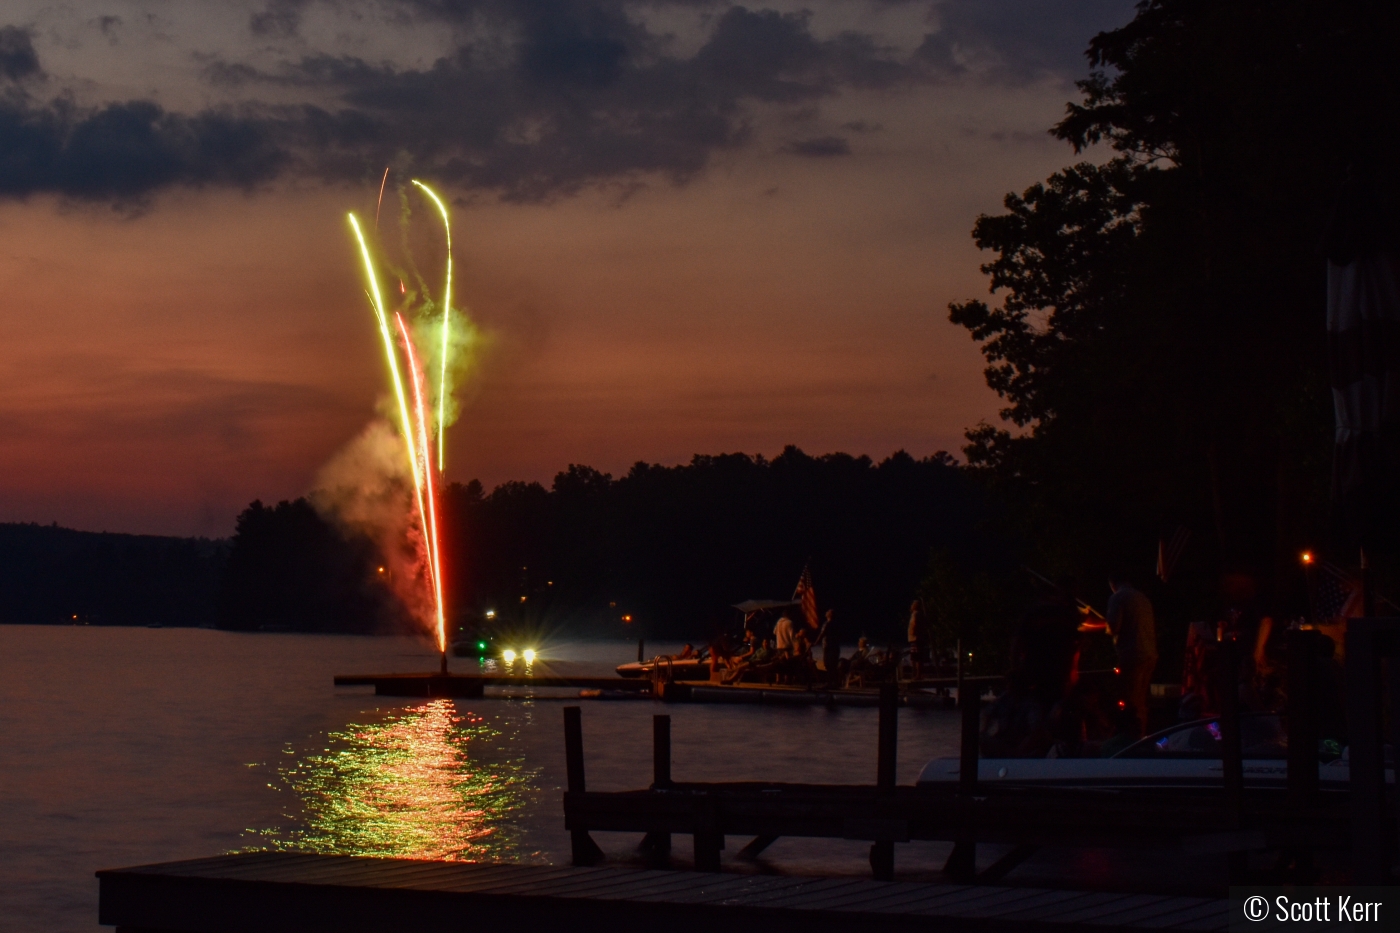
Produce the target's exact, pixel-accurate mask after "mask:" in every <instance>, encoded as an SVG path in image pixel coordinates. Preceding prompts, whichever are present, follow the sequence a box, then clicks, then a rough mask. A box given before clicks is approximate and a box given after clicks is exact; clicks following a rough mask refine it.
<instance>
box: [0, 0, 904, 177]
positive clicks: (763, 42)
mask: <svg viewBox="0 0 1400 933" xmlns="http://www.w3.org/2000/svg"><path fill="white" fill-rule="evenodd" d="M655 2H660V0H655ZM681 2H689V0H681ZM696 2H697V3H703V2H708V0H696ZM634 3H635V0H400V4H399V6H400V8H401V9H403V10H407V11H408V13H409V14H410V15H412V16H415V17H433V18H436V19H443V20H452V21H453V22H454V23H455V24H456V25H458V26H460V27H462V28H461V30H460V34H461V35H463V36H467V37H471V38H470V39H464V40H463V42H462V44H461V45H459V46H458V47H457V48H456V49H455V51H453V52H452V53H450V54H448V55H446V56H444V57H442V58H441V59H439V60H437V61H436V62H434V63H433V64H432V65H430V66H428V67H425V68H421V69H403V68H397V67H394V66H391V65H388V64H384V63H380V62H371V61H367V60H364V59H361V58H355V57H346V56H328V55H310V56H307V57H305V58H303V59H302V60H300V61H297V62H288V63H286V64H284V65H283V66H281V67H279V68H276V69H272V70H263V71H260V70H257V69H255V68H253V67H252V66H251V65H249V64H246V63H243V62H236V61H235V62H229V61H223V60H218V59H208V60H206V65H205V72H204V74H205V78H206V80H208V81H209V82H210V83H211V84H214V85H217V86H219V87H221V88H224V89H237V91H238V93H239V94H240V96H246V95H250V94H256V91H257V88H258V87H260V86H263V85H269V86H270V85H274V84H275V85H278V86H280V88H281V89H282V90H281V92H280V93H283V94H285V92H286V91H287V90H288V89H293V90H294V89H296V88H301V89H302V90H303V91H304V92H305V93H306V95H307V97H308V99H311V98H314V99H316V100H319V101H323V102H324V101H331V102H333V103H331V104H330V105H320V106H311V105H305V106H298V107H290V106H280V107H272V106H266V105H263V106H259V105H254V104H247V105H245V106H244V107H242V108H241V109H239V110H238V111H237V112H234V111H227V112H225V111H208V112H203V113H199V114H195V115H182V114H177V113H170V112H167V111H165V110H163V109H161V108H160V107H158V106H156V105H155V104H152V103H147V102H141V101H132V102H126V103H117V104H111V105H108V106H106V107H104V108H101V109H98V110H93V111H81V110H79V109H77V108H75V107H74V106H73V105H72V104H70V103H67V102H64V101H56V102H50V103H48V104H42V103H39V102H36V101H34V100H33V99H31V98H28V97H24V98H21V99H18V100H16V99H11V100H9V102H8V103H0V196H4V195H8V196H23V195H26V194H31V193H35V192H52V193H58V194H61V195H66V196H71V197H76V198H85V199H101V198H111V199H117V200H131V199H140V198H142V197H144V196H146V195H149V194H150V193H152V192H155V191H158V190H160V189H161V188H164V187H169V186H173V185H196V186H197V185H215V184H219V185H242V186H249V185H256V184H258V183H260V182H263V181H266V180H269V179H271V178H273V177H275V176H276V175H278V174H279V173H283V172H288V171H297V172H301V173H305V174H309V175H312V176H317V177H321V178H323V179H327V180H335V179H359V178H362V177H365V176H367V175H369V174H375V175H377V174H378V172H379V171H380V170H381V169H380V167H382V166H383V165H385V164H391V163H392V164H394V165H397V166H399V167H400V168H403V169H404V170H406V171H408V170H411V171H415V172H421V173H426V174H431V175H432V176H433V177H435V178H438V179H439V180H441V181H443V182H446V183H451V184H454V185H456V186H459V187H461V188H466V189H476V190H488V191H494V192H496V193H498V194H500V195H501V196H503V197H505V198H508V199H517V200H537V199H545V198H550V197H553V196H558V195H561V194H568V193H571V192H574V191H577V190H579V189H581V188H583V187H586V186H589V185H594V184H606V183H612V182H619V183H635V182H636V181H638V180H639V178H640V177H641V176H645V175H660V176H662V177H668V178H670V179H672V180H674V181H678V182H679V181H683V180H685V179H687V178H689V177H691V176H693V175H694V174H695V173H697V172H699V171H700V170H701V169H703V168H704V166H705V165H706V164H707V162H708V161H709V159H710V157H711V156H712V155H713V154H714V153H715V152H716V151H717V150H721V149H724V148H727V147H733V146H737V145H740V144H742V143H743V142H744V141H746V140H747V139H748V138H749V137H750V135H751V121H752V120H754V119H755V116H754V113H755V110H754V108H755V105H774V106H777V107H778V108H780V109H783V108H786V109H788V110H789V111H791V110H794V109H798V108H809V109H810V108H814V107H815V106H816V105H817V104H818V103H819V102H820V101H822V100H825V99H829V98H831V97H833V96H835V95H837V94H839V93H841V92H842V91H843V90H847V89H853V88H874V89H881V88H891V87H895V86H898V85H901V84H904V83H910V82H913V81H917V80H922V77H921V75H922V74H923V71H922V70H921V67H920V66H919V65H918V64H917V63H914V62H911V61H909V60H906V59H902V58H901V57H900V56H899V55H898V53H897V52H895V51H894V50H892V49H890V48H886V47H884V46H882V45H880V44H879V43H877V42H876V41H875V40H874V39H873V38H871V37H870V36H867V35H862V34H858V33H853V32H846V33H842V34H840V35H837V36H834V37H830V38H818V37H817V36H815V35H813V33H812V30H811V28H810V19H811V18H810V14H807V13H782V12H777V11H774V10H766V9H758V10H751V9H748V8H746V7H742V6H723V5H721V4H719V3H714V4H712V5H714V6H715V7H716V10H717V11H718V12H717V15H716V16H715V17H714V18H713V19H712V21H711V24H710V27H709V29H710V31H709V33H708V35H707V36H706V38H705V40H704V41H703V42H702V43H701V45H700V47H699V49H698V50H697V51H696V52H695V53H694V54H692V55H689V56H679V55H676V54H674V53H673V52H671V51H670V46H669V44H668V37H666V36H661V35H656V34H653V33H652V32H650V31H649V30H648V29H647V27H646V26H645V25H644V24H643V22H642V20H640V19H638V18H637V17H636V16H635V15H632V14H633V12H634V9H633V5H634ZM305 6H306V3H305V2H304V0H269V2H268V3H267V4H266V6H265V7H264V8H263V9H262V11H261V12H259V13H256V14H254V16H253V18H252V19H251V20H250V23H249V25H250V28H251V29H252V30H253V31H254V32H256V33H259V34H260V35H266V36H285V35H290V34H292V33H294V32H295V31H296V29H297V28H298V26H299V24H300V22H301V16H302V13H303V10H304V7H305ZM10 30H12V31H13V34H14V36H15V37H16V41H18V40H19V39H22V40H23V44H22V49H21V50H22V51H23V50H27V51H28V53H29V54H30V56H31V60H32V66H24V65H23V63H22V62H21V63H20V64H19V65H17V66H16V67H17V68H21V69H22V68H23V67H32V68H33V69H34V70H37V68H38V60H37V57H34V56H33V49H32V46H31V45H29V43H28V34H27V33H24V32H23V31H22V30H15V29H14V27H10ZM9 34H10V33H9V32H7V33H5V35H9ZM476 43H479V44H476ZM17 47H18V46H17ZM16 61H18V59H17V60H16ZM789 151H792V152H795V153H798V154H803V155H840V154H845V153H847V152H849V146H848V144H847V143H846V142H845V140H844V139H840V138H838V137H831V138H828V139H816V140H804V141H799V142H796V143H794V144H793V147H792V148H790V150H789Z"/></svg>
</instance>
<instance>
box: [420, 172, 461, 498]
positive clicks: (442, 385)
mask: <svg viewBox="0 0 1400 933" xmlns="http://www.w3.org/2000/svg"><path fill="white" fill-rule="evenodd" d="M413 183H414V184H415V185H417V186H418V187H419V188H421V189H423V193H424V194H426V195H427V196H428V197H430V198H432V199H433V203H434V204H436V205H437V209H438V212H439V213H440V214H442V228H443V230H445V231H446V232H447V287H446V288H445V289H443V295H442V366H441V372H440V373H439V375H438V421H437V437H438V472H442V471H443V470H445V469H447V453H446V446H445V444H444V441H443V439H444V438H445V437H446V436H447V325H448V318H449V317H450V316H451V314H452V224H451V223H450V222H449V221H448V219H447V205H446V204H443V203H442V198H439V197H438V196H437V194H436V193H435V192H434V191H433V189H432V188H429V187H428V186H427V185H425V184H423V183H422V182H421V181H419V180H418V179H416V178H415V179H413Z"/></svg>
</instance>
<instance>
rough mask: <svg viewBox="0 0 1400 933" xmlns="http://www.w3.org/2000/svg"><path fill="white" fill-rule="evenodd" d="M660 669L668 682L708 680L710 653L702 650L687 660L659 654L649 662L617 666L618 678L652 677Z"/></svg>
mask: <svg viewBox="0 0 1400 933" xmlns="http://www.w3.org/2000/svg"><path fill="white" fill-rule="evenodd" d="M658 669H660V672H661V673H662V675H664V676H665V677H666V678H667V679H668V680H672V681H677V680H709V679H710V652H709V651H708V650H702V651H700V652H699V653H698V654H696V655H694V656H693V657H689V658H680V657H676V656H675V655H669V654H659V655H657V656H656V657H654V658H652V659H651V660H650V661H629V662H628V663H626V664H619V665H618V666H617V676H619V677H652V676H653V675H654V674H655V673H656V672H657V670H658Z"/></svg>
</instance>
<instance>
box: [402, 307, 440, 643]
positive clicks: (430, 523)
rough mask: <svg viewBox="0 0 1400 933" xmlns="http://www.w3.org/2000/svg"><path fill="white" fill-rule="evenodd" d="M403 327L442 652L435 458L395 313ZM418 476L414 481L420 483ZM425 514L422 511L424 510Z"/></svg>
mask: <svg viewBox="0 0 1400 933" xmlns="http://www.w3.org/2000/svg"><path fill="white" fill-rule="evenodd" d="M394 320H396V321H397V322H398V324H399V334H400V335H402V337H403V350H404V355H405V356H407V357H408V375H409V380H410V382H411V383H412V385H413V410H414V413H415V414H416V415H417V416H418V424H417V428H418V457H417V459H416V462H415V463H414V470H415V471H416V473H417V474H421V476H422V477H423V487H424V488H426V490H427V492H426V495H425V496H424V498H425V499H426V500H427V503H428V514H427V515H426V516H424V519H423V520H424V526H423V532H424V535H423V537H424V540H425V541H427V544H428V547H427V551H428V555H427V556H428V570H429V577H430V579H431V581H432V587H433V597H434V598H433V605H434V607H435V608H436V610H437V619H436V620H435V621H436V623H437V640H438V650H439V651H446V650H447V625H446V620H445V619H444V617H443V612H442V562H441V560H440V559H439V555H438V530H437V484H436V483H434V482H433V458H432V456H431V455H430V454H429V453H428V417H427V414H426V413H425V411H424V408H423V371H422V369H421V368H420V367H419V366H418V357H417V355H416V354H415V353H414V352H413V338H412V337H410V336H409V334H408V327H407V326H406V325H405V324H404V322H403V315H401V314H395V315H394ZM417 478H418V476H417V475H415V477H414V480H415V482H416V481H417ZM420 512H421V510H420Z"/></svg>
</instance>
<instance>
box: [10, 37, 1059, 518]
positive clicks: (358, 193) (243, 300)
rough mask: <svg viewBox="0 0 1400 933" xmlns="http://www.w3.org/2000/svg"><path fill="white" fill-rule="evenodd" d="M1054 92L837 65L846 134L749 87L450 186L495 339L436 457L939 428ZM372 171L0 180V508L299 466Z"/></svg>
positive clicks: (178, 487)
mask: <svg viewBox="0 0 1400 933" xmlns="http://www.w3.org/2000/svg"><path fill="white" fill-rule="evenodd" d="M35 35H36V36H37V37H40V38H36V40H35V45H36V47H37V48H38V49H39V51H40V54H41V57H42V54H43V51H44V45H43V42H42V41H41V38H42V35H43V33H42V31H36V32H35ZM1085 39H1087V36H1085ZM1070 96H1072V88H1071V87H1069V86H1068V84H1067V82H1066V79H1065V77H1064V76H1062V75H1055V74H1048V73H1047V74H1043V75H1041V76H1039V77H1037V78H1035V79H1033V80H1025V81H1020V82H1002V83H996V82H992V81H989V80H973V79H968V80H966V81H964V82H963V83H961V84H956V85H951V86H950V85H943V86H938V87H923V88H903V89H899V90H878V91H862V90H859V89H852V90H849V91H846V92H843V93H841V94H840V95H838V96H836V97H834V98H833V99H831V100H829V101H827V102H826V103H825V104H824V105H823V111H822V119H823V120H825V121H827V122H828V123H832V124H836V123H841V122H842V121H844V122H845V123H855V122H860V123H863V124H865V125H867V126H875V127H878V130H876V131H873V132H870V131H866V132H861V133H853V134H851V153H850V154H849V155H844V156H839V157H827V158H811V157H804V156H801V155H796V154H791V153H789V152H785V151H784V148H783V140H784V134H785V133H786V134H788V135H791V133H792V131H791V130H790V129H789V128H788V125H787V124H785V123H784V119H785V117H784V116H783V115H782V114H767V113H763V112H757V111H756V115H755V116H754V127H755V131H754V133H753V137H752V139H751V141H750V142H748V143H746V144H745V145H742V146H738V147H735V148H732V149H729V150H726V151H722V152H719V153H716V154H714V155H713V156H712V157H711V158H710V159H709V160H708V162H707V163H706V166H705V168H704V169H703V170H702V171H700V172H699V173H698V174H696V175H695V176H694V177H692V178H690V179H689V180H688V181H686V182H684V183H682V184H676V183H674V182H673V181H671V180H669V179H667V178H664V177H654V176H653V177H646V176H642V177H640V178H639V177H631V178H629V179H627V180H626V183H625V184H623V183H619V184H616V185H603V186H602V187H598V186H587V187H585V188H584V189H583V190H582V191H581V192H579V193H569V194H561V195H558V196H554V197H550V198H547V199H545V200H543V201H538V202H534V203H518V202H508V201H502V200H501V199H500V198H499V197H497V196H495V195H493V194H492V193H490V192H481V191H470V190H464V189H462V188H461V187H458V188H457V189H455V190H452V189H449V191H450V193H451V194H452V195H453V196H454V197H455V198H456V199H457V203H456V205H455V206H454V208H453V211H454V234H455V247H456V248H455V255H456V260H457V263H458V275H459V283H460V284H459V288H458V297H459V303H460V304H464V305H465V306H466V307H467V308H468V309H469V310H470V312H471V314H472V316H473V318H474V319H475V320H477V321H478V323H479V324H480V325H481V326H482V327H483V328H484V330H485V332H486V334H487V335H488V338H489V339H488V341H487V344H486V348H485V350H484V351H483V352H482V354H481V356H480V358H479V360H478V365H477V367H476V369H475V371H474V373H473V377H472V381H471V384H470V385H469V387H468V391H467V392H466V394H465V402H466V407H465V409H464V413H463V417H462V419H461V421H460V422H459V423H458V425H457V426H456V427H454V428H453V429H452V432H451V433H450V434H449V452H448V470H447V473H448V477H449V479H453V480H462V481H465V480H468V479H472V478H479V479H480V480H481V481H482V482H483V483H485V484H486V485H487V487H488V488H489V487H491V486H493V485H495V484H497V483H500V482H503V481H506V480H509V479H530V480H541V481H544V482H546V483H547V482H548V481H549V479H550V478H551V477H552V476H553V474H554V473H555V472H557V471H559V470H561V469H563V468H564V467H565V466H566V465H567V464H569V463H586V464H589V465H592V466H594V467H597V468H599V469H602V470H606V471H611V472H613V473H614V474H617V473H621V472H625V471H626V470H627V468H628V467H629V466H630V464H631V463H633V462H634V461H636V460H648V461H653V462H662V463H677V462H683V461H685V460H688V459H689V458H690V457H691V455H693V454H695V453H719V452H729V451H745V452H750V453H763V454H766V455H770V456H771V455H773V454H776V453H777V452H778V451H780V450H781V448H782V447H783V445H785V444H797V445H799V446H800V447H802V448H803V449H805V450H807V451H808V452H810V453H814V454H819V453H825V452H829V451H836V450H842V451H847V452H850V453H856V454H860V453H866V454H870V455H871V456H873V457H876V458H880V457H883V456H886V455H888V454H889V453H891V452H892V451H894V450H896V449H901V448H902V449H905V450H908V451H909V452H911V453H913V454H915V455H919V456H922V455H927V454H930V453H933V452H934V451H936V450H940V449H947V450H952V451H956V450H957V449H958V448H959V446H960V442H961V435H962V432H963V430H964V429H966V428H967V427H969V426H971V425H973V424H975V423H977V422H978V421H979V420H982V419H988V420H992V419H994V418H995V413H996V410H997V407H998V405H997V399H996V398H995V396H994V395H992V394H991V393H990V392H989V391H988V390H987V389H986V388H985V386H984V385H983V384H982V378H981V368H982V361H981V358H980V355H979V354H978V352H977V349H976V347H975V345H974V344H973V343H972V342H971V340H970V339H969V338H968V337H967V335H966V333H965V332H964V331H962V330H960V329H958V328H955V327H953V326H952V325H950V324H949V323H948V322H947V320H946V305H947V303H948V302H949V301H951V300H959V299H963V298H968V297H978V296H982V295H984V294H985V293H986V280H985V277H983V276H982V275H981V274H980V273H979V271H978V268H977V267H978V264H979V262H982V261H985V257H982V256H979V255H978V253H977V251H976V249H975V248H974V246H973V244H972V242H971V239H970V237H969V230H970V228H971V225H972V222H973V221H974V220H975V218H976V216H977V214H978V213H979V212H983V211H995V210H997V209H998V207H999V202H1000V199H1001V196H1002V195H1003V194H1004V193H1005V192H1006V191H1009V190H1020V189H1022V188H1024V187H1026V186H1027V185H1029V184H1032V183H1034V182H1035V181H1037V180H1040V179H1041V178H1043V177H1044V176H1045V175H1046V174H1048V173H1049V172H1051V171H1053V170H1054V169H1056V168H1058V167H1060V166H1061V165H1064V164H1068V163H1069V162H1071V161H1073V157H1072V153H1070V152H1069V151H1068V150H1067V149H1066V148H1065V147H1064V146H1063V145H1062V144H1059V143H1056V142H1055V141H1054V140H1052V139H1050V138H1049V137H1047V136H1046V135H1045V134H1044V130H1045V128H1046V127H1048V126H1049V125H1051V124H1052V123H1053V122H1054V121H1055V120H1056V119H1057V118H1058V116H1059V115H1060V114H1061V113H1062V111H1063V105H1064V101H1065V100H1066V99H1068V98H1069V97H1070ZM374 194H375V192H374V190H373V185H357V184H346V183H339V182H329V183H326V182H321V181H316V180H308V179H296V178H282V179H278V180H274V181H271V182H268V183H265V184H262V185H260V186H258V187H257V189H256V190H254V191H253V192H252V193H247V192H234V191H228V190H223V189H219V188H216V187H212V186H206V187H203V188H198V189H191V188H188V187H178V186H177V187H173V188H171V189H168V190H163V191H160V192H157V193H155V194H154V195H153V196H152V197H151V198H149V199H148V200H147V202H146V203H145V204H144V206H143V207H142V208H140V209H139V210H138V211H137V212H136V213H134V214H133V213H132V212H131V211H130V210H129V209H126V210H122V209H118V210H114V209H112V208H111V207H110V206H109V205H107V204H105V203H81V204H79V203H74V202H73V201H72V200H70V199H64V198H63V197H61V196H53V195H47V194H44V193H42V192H40V193H37V194H34V195H32V196H30V197H28V198H25V199H19V200H10V201H5V202H0V287H2V288H3V293H4V295H5V299H6V308H7V313H6V314H4V315H3V317H0V462H3V463H4V464H5V469H4V471H3V473H0V520H6V521H39V522H43V523H47V522H49V521H57V522H59V523H60V524H64V525H70V526H75V527H80V528H88V529H94V530H104V529H105V530H111V531H133V532H150V533H169V534H203V535H215V536H218V535H226V534H228V533H229V532H230V531H231V530H232V525H233V519H234V517H235V516H236V514H237V512H238V511H239V510H240V509H241V508H242V507H243V506H245V505H246V504H247V503H248V502H249V501H250V500H252V499H254V498H261V499H263V500H277V499H281V498H287V497H294V496H297V495H300V494H302V493H304V492H306V491H307V488H308V485H309V483H310V482H311V479H312V477H313V476H314V475H315V474H316V472H317V470H318V469H319V468H320V466H321V465H322V464H324V463H325V462H326V461H327V459H329V458H330V457H331V456H332V455H333V454H334V453H335V451H336V450H337V449H339V448H340V447H342V446H343V445H344V444H346V443H347V442H348V441H349V440H350V439H351V438H352V437H354V436H355V435H356V434H357V433H358V432H359V430H360V429H361V428H362V427H363V426H364V425H365V424H366V422H367V421H368V420H369V419H370V418H371V417H372V416H373V413H374V409H375V405H376V402H377V400H378V398H379V397H380V396H381V395H382V394H383V392H384V389H385V384H384V377H383V372H382V364H381V362H380V357H379V355H378V354H379V350H378V347H377V344H376V339H377V337H376V333H375V331H374V325H373V321H372V318H371V317H370V314H369V312H368V310H367V309H366V307H365V303H364V298H363V294H362V286H361V282H360V279H359V275H358V269H357V268H356V265H355V255H354V253H353V251H352V242H351V239H350V237H349V233H348V229H347V227H346V224H345V220H344V216H345V212H346V211H347V210H351V209H354V210H360V211H365V210H368V211H370V212H371V213H372V210H373V198H374ZM386 212H387V211H386Z"/></svg>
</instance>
